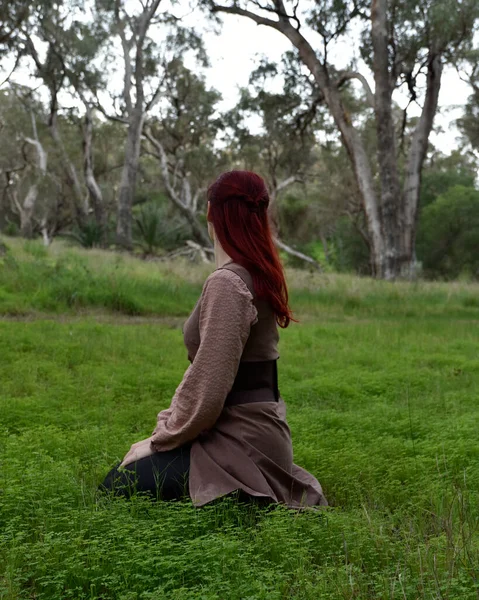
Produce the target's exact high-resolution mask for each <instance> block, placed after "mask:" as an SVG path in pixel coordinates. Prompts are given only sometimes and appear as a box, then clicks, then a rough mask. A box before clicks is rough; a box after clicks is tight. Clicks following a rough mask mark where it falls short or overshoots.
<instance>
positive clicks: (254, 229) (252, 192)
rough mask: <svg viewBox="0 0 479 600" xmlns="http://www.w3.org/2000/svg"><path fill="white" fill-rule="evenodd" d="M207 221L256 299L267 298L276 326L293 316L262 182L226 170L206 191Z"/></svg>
mask: <svg viewBox="0 0 479 600" xmlns="http://www.w3.org/2000/svg"><path fill="white" fill-rule="evenodd" d="M207 197H208V200H209V202H210V210H209V221H210V222H211V223H212V224H213V227H214V229H215V234H216V237H217V238H218V241H219V242H220V244H221V246H222V248H223V250H224V251H225V252H226V254H228V256H230V257H231V258H232V259H233V261H234V262H236V263H238V264H240V265H241V266H243V267H245V268H246V269H248V271H249V272H250V274H251V277H252V278H253V285H254V290H255V292H256V295H257V297H258V298H259V299H264V300H266V301H268V302H269V303H270V304H271V306H272V308H273V311H274V313H275V315H276V322H277V323H278V325H279V326H280V327H287V326H288V325H289V323H290V321H296V319H294V318H293V316H292V313H291V309H290V308H289V305H288V288H287V286H286V280H285V277H284V271H283V266H282V264H281V261H280V258H279V255H278V252H277V250H276V247H275V245H274V243H273V237H272V235H271V229H270V224H269V218H268V206H269V194H268V190H267V188H266V185H265V182H264V180H263V179H262V177H260V176H259V175H257V174H256V173H252V172H251V171H228V172H226V173H223V174H222V175H220V176H219V177H218V179H217V180H216V181H215V182H214V183H213V184H212V185H211V186H210V187H209V189H208V193H207Z"/></svg>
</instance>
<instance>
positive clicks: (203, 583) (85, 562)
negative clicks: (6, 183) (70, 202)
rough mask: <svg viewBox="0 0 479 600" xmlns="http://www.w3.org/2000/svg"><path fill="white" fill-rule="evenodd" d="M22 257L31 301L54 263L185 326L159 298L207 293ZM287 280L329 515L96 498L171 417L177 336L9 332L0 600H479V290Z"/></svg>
mask: <svg viewBox="0 0 479 600" xmlns="http://www.w3.org/2000/svg"><path fill="white" fill-rule="evenodd" d="M8 245H9V246H11V247H12V253H13V258H14V260H15V264H16V267H15V266H13V264H12V265H10V266H8V268H7V272H8V273H9V276H8V277H11V276H12V272H13V270H14V269H15V268H16V269H17V270H18V271H19V272H21V273H23V274H24V275H25V274H26V272H27V264H29V265H30V267H31V273H30V277H31V278H32V280H31V284H30V288H29V294H28V298H29V299H30V301H31V299H32V298H34V297H35V296H38V294H40V293H41V287H40V285H44V284H43V283H42V284H40V282H39V280H40V279H41V280H42V281H44V280H43V277H37V280H36V283H35V285H34V283H33V273H34V271H35V272H37V273H40V275H43V274H44V271H41V269H45V262H44V261H45V260H48V261H50V262H51V263H53V262H56V261H58V256H57V255H55V254H54V253H55V252H58V253H59V257H60V258H61V257H63V261H64V262H63V266H62V267H61V269H60V267H58V266H57V269H58V271H59V275H58V278H59V279H62V278H63V279H65V278H66V277H67V273H68V272H69V273H70V276H71V279H72V280H75V281H78V278H79V277H80V282H79V283H80V285H81V286H87V285H88V279H86V277H85V276H80V274H81V273H82V271H84V270H85V267H86V266H87V265H88V267H87V268H89V270H90V278H91V279H92V280H94V283H95V285H96V286H97V287H98V288H99V289H100V290H101V292H102V293H103V294H105V295H106V294H107V293H108V288H109V287H111V286H112V284H114V283H116V284H117V285H119V284H120V282H121V281H122V282H123V284H125V282H127V281H128V282H130V284H129V287H128V288H124V290H125V292H126V293H128V294H132V293H133V292H134V293H135V294H136V297H137V298H138V299H140V298H141V299H142V302H143V303H144V304H143V306H144V308H145V311H146V312H148V313H150V314H152V313H156V314H160V315H163V316H165V315H171V314H173V312H172V311H173V307H174V306H175V304H173V302H170V303H167V302H164V303H163V304H162V305H161V304H160V303H159V302H158V300H157V298H158V296H159V295H161V294H163V295H164V296H165V295H166V296H167V297H168V298H171V300H173V299H174V302H175V303H176V305H177V306H179V307H181V308H182V310H183V312H182V313H181V314H182V316H183V318H184V316H185V315H186V314H188V312H189V311H190V310H191V308H192V307H193V305H194V302H195V300H196V295H197V294H198V293H199V291H200V289H201V286H200V284H199V282H200V280H202V279H203V277H204V273H203V272H201V273H199V272H198V271H197V270H195V271H190V272H189V273H186V272H185V271H183V270H182V269H183V267H182V266H181V264H180V263H178V264H171V265H163V266H162V267H161V269H162V270H160V268H159V267H157V266H156V265H155V264H152V263H149V264H145V262H144V261H139V260H137V261H134V260H133V259H129V258H127V257H125V258H122V257H118V256H114V255H111V254H109V253H106V252H99V251H90V252H89V253H86V252H82V251H81V250H78V251H75V252H72V251H68V252H66V253H65V250H61V251H60V248H59V247H57V245H55V244H54V245H53V247H52V248H49V249H48V258H47V259H42V261H39V260H38V259H35V258H34V257H32V255H31V254H30V253H27V254H24V250H23V247H22V246H21V245H20V244H18V241H17V240H8ZM29 248H30V249H32V248H33V246H31V245H30V246H29ZM34 252H36V251H35V250H34ZM116 263H118V267H117V270H116V273H115V274H111V277H110V278H101V277H100V276H99V273H100V272H103V273H104V274H105V273H108V272H110V273H111V272H112V270H113V265H115V264H116ZM4 273H5V271H4V270H3V269H0V277H1V278H2V279H1V281H0V289H1V290H4V289H6V288H5V284H7V288H8V290H9V291H8V293H10V294H11V295H12V298H13V301H14V302H15V304H16V305H20V304H22V303H24V302H25V296H24V295H23V292H24V291H25V288H23V291H22V288H21V287H17V288H16V289H13V288H12V287H11V284H12V282H11V281H10V283H9V282H8V281H6V280H5V275H4ZM53 273H54V271H50V272H49V276H50V277H51V276H52V275H53ZM175 273H177V274H179V273H181V274H182V278H183V281H182V282H181V284H180V282H179V280H176V281H177V286H176V288H174V286H172V285H171V282H173V281H175ZM287 273H288V279H289V281H291V282H294V286H292V288H291V289H292V302H293V307H298V308H300V315H299V316H300V319H301V320H302V321H303V323H302V324H299V325H292V326H291V327H290V328H288V329H286V330H284V331H281V342H280V348H281V360H280V363H281V364H280V371H279V374H280V389H281V395H282V397H283V398H284V400H285V402H286V403H287V406H288V421H289V424H290V427H291V431H292V437H293V443H294V451H295V453H294V457H295V462H296V463H297V464H300V465H302V466H303V467H305V468H307V469H308V470H310V471H311V472H313V473H314V474H315V475H316V476H317V477H318V479H319V480H320V481H321V483H322V485H323V487H324V489H325V494H326V496H327V498H328V500H329V502H330V504H331V508H330V509H328V510H326V511H320V512H311V511H305V512H303V513H296V512H291V511H288V510H287V509H285V508H283V507H278V508H274V509H273V510H269V511H265V510H260V509H257V508H254V507H247V506H241V505H238V504H237V503H236V502H235V501H234V500H232V499H231V500H224V501H218V502H216V503H214V504H212V505H210V506H206V507H204V508H202V509H194V508H193V507H192V506H190V505H189V503H156V504H153V503H150V502H148V501H146V500H144V499H142V498H141V497H136V498H134V499H133V500H132V501H131V502H125V501H123V500H121V499H116V500H115V499H111V498H106V497H101V496H99V495H97V492H96V490H97V486H98V484H99V483H100V482H101V480H102V478H103V477H104V475H105V474H106V472H107V471H108V469H109V468H110V467H111V466H112V465H113V464H114V463H115V462H117V461H118V460H120V459H121V458H122V457H123V455H124V454H125V452H126V451H127V450H128V448H129V446H130V444H131V443H132V442H134V441H137V440H139V439H141V438H143V437H145V436H146V435H149V433H151V430H152V427H153V425H154V420H155V417H156V414H157V412H158V410H160V409H162V408H166V407H167V406H168V405H169V402H170V400H171V397H172V395H173V393H174V390H175V388H176V386H177V385H178V382H179V381H180V379H181V377H182V375H183V372H184V369H185V368H186V367H187V364H188V363H187V360H186V355H185V350H184V346H183V343H182V336H181V330H180V327H179V325H178V326H177V327H176V328H173V327H171V326H167V325H166V324H165V325H161V324H159V323H158V322H157V321H150V322H148V321H145V322H143V324H139V323H137V324H136V325H133V324H132V321H127V323H123V324H122V323H121V322H119V321H120V319H118V318H117V319H115V320H113V321H112V322H110V323H108V322H106V323H105V322H103V323H102V322H101V321H100V320H99V319H98V318H95V315H94V314H90V315H88V314H84V315H83V318H82V319H80V320H79V319H78V318H75V319H71V318H68V316H66V315H65V316H62V317H61V318H60V319H58V320H57V321H55V320H53V318H51V319H50V320H48V321H32V320H31V319H28V320H26V321H25V322H22V321H18V320H17V321H8V320H7V321H1V322H0V356H1V357H2V360H1V361H0V381H1V382H2V386H1V395H0V461H1V464H2V468H1V470H0V489H1V490H2V492H1V494H0V522H1V523H2V528H1V530H0V564H1V567H0V596H1V597H2V598H4V599H5V600H27V598H33V597H35V598H37V599H38V600H56V599H58V600H59V599H60V598H61V599H68V598H71V599H75V600H82V599H85V600H86V599H88V600H100V599H101V600H114V599H115V600H116V599H118V600H140V599H141V600H158V599H160V598H171V599H173V600H193V599H199V598H202V599H205V600H206V599H207V600H221V599H224V598H227V599H228V600H245V599H254V600H286V599H290V598H291V599H293V598H294V599H298V600H317V598H321V599H325V600H340V599H344V600H350V599H351V598H353V597H354V598H356V599H358V600H380V599H381V600H383V599H384V598H395V597H397V598H415V599H416V598H417V599H421V600H422V599H424V600H426V599H428V600H429V599H430V598H436V597H440V598H442V599H443V600H457V599H459V598H460V599H461V600H474V599H475V598H476V597H477V579H476V577H475V570H476V567H477V564H478V561H479V545H478V540H479V504H478V503H477V496H478V493H479V471H478V460H477V458H478V453H479V446H478V443H477V435H476V430H477V421H478V418H479V413H478V406H477V401H476V398H477V395H478V393H479V362H478V359H477V326H476V325H475V322H477V318H478V316H479V314H478V311H479V305H478V304H477V297H478V294H477V286H467V285H465V284H462V285H459V284H450V285H442V284H427V285H426V284H415V285H412V284H405V283H404V284H402V283H396V284H387V283H384V282H378V281H372V280H369V279H367V280H361V279H358V278H346V277H338V276H327V277H322V276H319V275H316V274H308V273H305V272H294V271H291V270H288V271H287ZM188 279H190V280H191V281H195V283H194V284H188ZM167 282H169V286H170V287H168V286H167ZM319 282H321V283H320V285H319ZM17 283H19V281H18V280H17ZM24 283H25V281H24ZM160 284H161V285H160ZM35 286H36V287H35ZM148 286H150V287H148ZM3 293H4V292H3V291H2V292H1V294H3ZM52 299H53V296H52ZM474 300H476V303H475V304H474ZM2 301H3V300H2ZM57 303H58V304H57V305H56V307H57V310H61V309H62V308H65V306H64V305H62V307H60V304H59V301H58V300H57ZM51 308H52V309H54V305H53V304H52V305H51ZM176 314H178V313H176ZM182 320H183V319H182ZM133 323H134V321H133ZM445 424H446V426H445Z"/></svg>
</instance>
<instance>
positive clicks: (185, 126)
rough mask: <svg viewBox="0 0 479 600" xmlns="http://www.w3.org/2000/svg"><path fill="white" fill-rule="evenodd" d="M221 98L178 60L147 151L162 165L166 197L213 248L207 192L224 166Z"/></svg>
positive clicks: (151, 125) (150, 127) (148, 130)
mask: <svg viewBox="0 0 479 600" xmlns="http://www.w3.org/2000/svg"><path fill="white" fill-rule="evenodd" d="M220 99H221V96H220V95H219V94H218V92H217V91H216V90H213V89H207V87H206V84H205V81H204V79H203V78H202V77H199V76H198V75H196V74H195V73H194V72H192V71H191V70H190V69H187V68H186V67H185V66H184V64H183V61H181V60H180V59H174V60H172V61H171V62H170V64H169V65H168V66H167V68H166V69H165V78H164V93H163V99H162V102H161V103H160V105H159V115H158V117H154V118H151V119H150V120H149V121H148V123H147V126H146V127H145V137H146V139H147V140H148V141H149V142H150V144H149V146H148V148H147V152H148V153H150V154H151V155H152V156H154V157H155V158H156V159H157V160H158V162H159V164H160V172H161V177H162V183H163V186H164V189H165V192H166V194H167V196H168V198H169V199H170V201H171V202H172V203H173V205H174V206H175V207H176V209H177V210H178V212H179V213H180V214H181V215H182V216H183V217H184V218H185V219H186V220H187V222H188V223H189V225H190V227H191V230H192V232H193V236H194V238H195V240H196V242H198V243H199V244H201V245H202V246H204V247H206V248H211V240H210V238H209V236H208V231H207V228H206V226H205V223H204V220H203V219H202V218H201V216H203V217H204V215H205V214H206V203H205V202H204V192H205V191H206V188H207V186H208V184H209V183H210V182H211V181H212V180H213V179H214V178H215V177H216V175H217V173H216V172H217V170H218V169H219V168H221V165H222V164H224V157H223V156H222V153H221V152H220V151H218V150H217V149H216V148H215V140H216V137H217V134H218V131H219V129H220V128H221V126H222V122H221V119H220V118H219V117H218V116H217V115H216V110H217V103H218V102H219V100H220Z"/></svg>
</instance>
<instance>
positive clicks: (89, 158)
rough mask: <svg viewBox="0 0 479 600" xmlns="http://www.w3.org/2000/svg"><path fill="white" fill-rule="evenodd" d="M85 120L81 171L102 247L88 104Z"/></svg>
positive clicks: (100, 203) (103, 224)
mask: <svg viewBox="0 0 479 600" xmlns="http://www.w3.org/2000/svg"><path fill="white" fill-rule="evenodd" d="M85 108H86V112H85V120H84V126H83V171H84V174H85V183H86V187H87V189H88V193H89V195H90V202H91V205H92V207H93V213H94V215H95V221H96V223H97V226H98V228H99V229H100V232H101V244H102V246H103V247H104V246H105V245H106V234H107V224H106V213H105V207H104V204H103V195H102V193H101V190H100V187H99V185H98V183H97V181H96V179H95V174H94V171H93V150H92V138H93V121H92V109H91V106H90V105H89V104H86V105H85Z"/></svg>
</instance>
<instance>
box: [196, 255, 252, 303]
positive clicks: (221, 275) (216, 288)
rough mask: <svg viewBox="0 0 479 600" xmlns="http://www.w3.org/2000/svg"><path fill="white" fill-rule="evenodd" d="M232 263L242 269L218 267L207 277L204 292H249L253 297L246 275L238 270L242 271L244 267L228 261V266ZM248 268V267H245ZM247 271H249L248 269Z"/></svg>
mask: <svg viewBox="0 0 479 600" xmlns="http://www.w3.org/2000/svg"><path fill="white" fill-rule="evenodd" d="M229 265H232V266H234V267H236V266H238V267H240V269H230V268H226V267H224V268H222V267H220V268H218V269H216V270H215V271H213V273H211V275H209V277H208V278H207V279H206V281H205V284H204V286H203V293H205V292H208V293H212V292H214V293H219V294H226V295H227V294H231V293H234V292H238V293H240V294H247V295H248V296H251V297H252V294H251V291H250V289H249V287H248V285H247V283H246V282H245V278H246V277H245V276H244V275H243V277H242V276H241V275H240V274H239V273H238V272H237V271H238V270H239V271H240V272H241V269H242V267H241V266H240V265H236V264H235V263H228V266H229ZM245 270H246V269H245ZM246 273H247V271H246Z"/></svg>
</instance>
